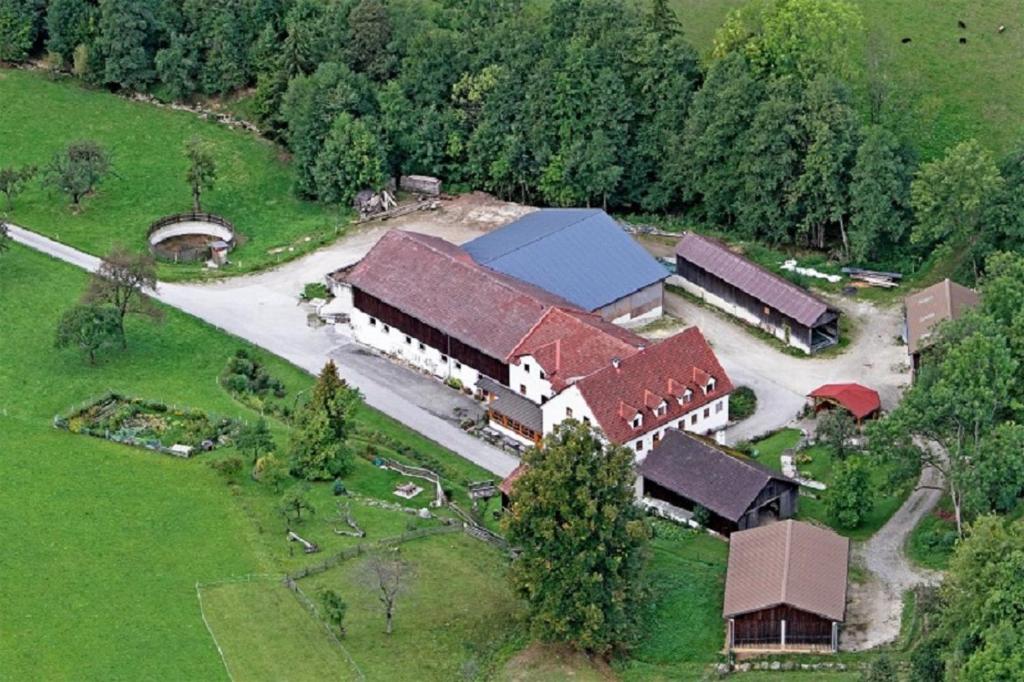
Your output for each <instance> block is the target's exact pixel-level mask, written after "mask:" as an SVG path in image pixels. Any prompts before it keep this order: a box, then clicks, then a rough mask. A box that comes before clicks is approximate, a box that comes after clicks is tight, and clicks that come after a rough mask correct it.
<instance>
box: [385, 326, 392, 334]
mask: <svg viewBox="0 0 1024 682" xmlns="http://www.w3.org/2000/svg"><path fill="white" fill-rule="evenodd" d="M390 332H391V327H389V326H387V325H384V333H385V334H389V333H390Z"/></svg>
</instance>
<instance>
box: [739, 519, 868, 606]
mask: <svg viewBox="0 0 1024 682" xmlns="http://www.w3.org/2000/svg"><path fill="white" fill-rule="evenodd" d="M849 554H850V541H849V540H847V539H846V538H844V537H842V536H840V535H838V534H836V533H835V532H833V531H831V530H829V529H827V528H819V527H818V526H812V525H810V524H807V523H802V522H800V521H793V520H788V521H780V522H778V523H773V524H771V525H768V526H761V527H760V528H752V529H750V530H742V531H738V532H736V533H733V534H732V535H731V536H730V537H729V569H728V572H727V573H726V577H725V604H724V606H723V608H722V615H723V616H724V617H725V618H733V617H735V616H738V615H741V614H744V613H751V612H753V611H760V610H762V609H767V608H771V607H773V606H779V605H781V604H786V605H788V606H792V607H794V608H797V609H800V610H801V611H806V612H808V613H813V614H816V615H819V616H822V617H823V618H828V619H829V620H834V621H839V622H842V621H843V620H844V618H845V617H846V577H847V575H846V572H847V564H848V562H849Z"/></svg>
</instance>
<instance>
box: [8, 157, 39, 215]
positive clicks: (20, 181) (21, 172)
mask: <svg viewBox="0 0 1024 682" xmlns="http://www.w3.org/2000/svg"><path fill="white" fill-rule="evenodd" d="M36 171H37V169H36V167H35V166H21V167H15V166H7V167H6V168H0V194H3V195H4V197H6V198H7V210H8V211H13V210H14V198H15V197H16V196H18V195H19V194H21V191H22V190H23V189H25V185H26V184H27V183H28V181H29V180H31V179H32V178H34V177H35V175H36Z"/></svg>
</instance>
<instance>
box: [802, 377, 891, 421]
mask: <svg viewBox="0 0 1024 682" xmlns="http://www.w3.org/2000/svg"><path fill="white" fill-rule="evenodd" d="M809 395H810V396H811V397H812V398H828V399H830V400H834V401H836V402H837V403H839V404H840V405H842V406H843V407H845V408H846V409H847V410H848V411H849V412H850V414H852V415H853V416H854V417H856V418H857V419H863V418H864V417H866V416H868V415H869V414H871V413H872V412H874V411H875V410H878V409H881V407H882V401H881V400H880V399H879V398H878V391H874V390H872V389H870V388H868V387H867V386H861V385H860V384H825V385H824V386H819V387H818V388H816V389H814V390H813V391H811V392H810V394H809Z"/></svg>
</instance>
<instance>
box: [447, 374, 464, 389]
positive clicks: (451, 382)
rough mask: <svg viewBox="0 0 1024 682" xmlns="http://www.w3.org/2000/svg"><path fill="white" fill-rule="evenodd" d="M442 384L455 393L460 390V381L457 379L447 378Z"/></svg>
mask: <svg viewBox="0 0 1024 682" xmlns="http://www.w3.org/2000/svg"><path fill="white" fill-rule="evenodd" d="M444 383H445V384H447V385H448V386H450V387H451V388H454V389H455V390H456V391H461V390H462V379H459V378H458V377H448V378H447V379H445V380H444Z"/></svg>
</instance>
